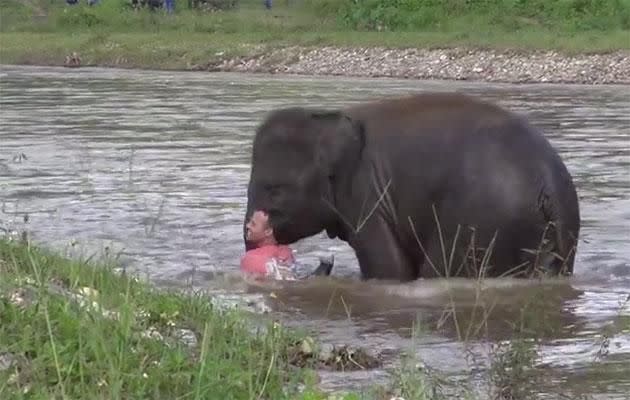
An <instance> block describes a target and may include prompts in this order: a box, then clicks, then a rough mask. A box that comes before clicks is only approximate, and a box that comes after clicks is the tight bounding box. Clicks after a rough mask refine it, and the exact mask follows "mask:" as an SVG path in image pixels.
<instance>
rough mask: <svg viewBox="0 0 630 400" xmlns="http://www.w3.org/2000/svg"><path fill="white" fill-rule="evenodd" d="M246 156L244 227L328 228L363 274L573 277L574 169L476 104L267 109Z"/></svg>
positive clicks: (528, 128)
mask: <svg viewBox="0 0 630 400" xmlns="http://www.w3.org/2000/svg"><path fill="white" fill-rule="evenodd" d="M251 162H252V169H251V175H250V181H249V185H248V192H247V196H248V201H247V213H246V216H245V221H247V219H248V218H249V216H250V215H251V213H252V211H253V210H255V209H262V210H265V211H267V212H268V213H269V214H270V221H271V223H272V225H273V227H274V229H275V232H276V237H277V240H278V242H280V243H282V244H291V243H294V242H296V241H298V240H300V239H303V238H306V237H309V236H312V235H315V234H317V233H319V232H321V231H323V230H325V231H326V232H327V234H328V236H329V237H330V238H335V237H337V238H340V239H341V240H343V241H346V242H347V243H348V244H349V245H350V246H351V247H352V248H353V249H354V251H355V254H356V257H357V260H358V262H359V266H360V269H361V274H362V277H363V278H364V279H388V280H397V281H409V280H415V279H418V278H433V277H445V276H447V277H454V276H458V277H479V276H480V275H483V276H486V277H497V276H508V275H509V276H516V277H526V276H532V275H533V274H534V273H536V272H543V273H545V274H551V275H559V274H561V275H570V274H572V273H573V264H574V259H575V251H576V248H577V240H578V234H579V230H580V212H579V205H578V198H577V193H576V189H575V187H574V184H573V181H572V177H571V175H570V174H569V172H568V170H567V168H566V166H565V165H564V163H563V161H562V160H561V158H560V156H559V155H558V153H557V152H556V151H555V150H554V148H553V147H552V146H551V144H550V143H549V141H548V140H547V139H546V138H545V137H544V136H543V134H542V133H541V132H540V131H539V130H538V129H536V128H535V127H534V126H533V125H531V124H530V123H528V122H527V121H526V120H525V119H524V118H523V117H522V116H519V115H517V114H515V113H512V112H510V111H507V110H505V109H503V108H501V107H499V106H497V105H494V104H491V103H488V102H485V101H482V100H480V99H477V98H474V97H470V96H467V95H463V94H456V93H424V94H418V95H413V96H408V97H402V98H394V99H385V100H381V101H374V102H369V103H363V104H360V105H356V106H352V107H348V108H345V109H340V110H309V109H306V108H299V107H293V108H286V109H281V110H275V111H273V112H272V113H270V115H268V116H267V118H266V119H265V120H264V121H263V123H262V124H261V125H260V126H259V127H258V129H257V131H256V135H255V138H254V142H253V150H252V159H251ZM245 246H246V248H248V249H249V248H250V247H251V245H250V244H248V243H247V241H245Z"/></svg>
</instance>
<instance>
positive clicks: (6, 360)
mask: <svg viewBox="0 0 630 400" xmlns="http://www.w3.org/2000/svg"><path fill="white" fill-rule="evenodd" d="M15 362H16V360H15V356H14V355H13V354H11V353H0V372H4V371H6V370H8V369H10V368H11V367H13V365H14V364H15Z"/></svg>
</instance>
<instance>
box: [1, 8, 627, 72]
mask: <svg viewBox="0 0 630 400" xmlns="http://www.w3.org/2000/svg"><path fill="white" fill-rule="evenodd" d="M5 3H6V4H5V6H4V8H3V13H2V15H1V16H0V43H1V46H0V63H4V64H18V65H19V64H25V65H49V66H50V65H54V66H61V65H64V64H66V63H67V62H68V59H69V58H72V57H73V56H74V55H75V54H76V56H77V57H78V59H80V62H79V65H80V66H103V67H120V68H143V69H156V70H181V71H229V72H245V73H283V74H301V75H324V76H327V75H331V76H332V75H340V76H357V77H393V78H408V79H440V80H444V79H445V80H474V81H486V82H506V83H547V82H548V83H580V84H615V83H619V84H630V40H628V38H629V37H630V26H629V25H628V24H629V23H630V22H628V21H630V5H627V4H625V3H614V2H611V4H608V5H607V6H605V7H604V6H602V5H601V4H600V3H598V2H586V3H584V4H582V5H579V4H572V3H571V2H566V4H564V3H562V2H561V3H562V4H560V3H557V4H556V3H548V2H541V1H539V0H523V1H521V2H518V3H519V5H515V4H514V2H508V1H501V0H495V1H494V3H492V4H490V3H489V2H484V1H470V2H461V4H459V3H458V4H457V5H454V4H453V5H448V4H446V3H444V4H441V3H436V4H434V5H427V4H429V3H425V2H413V1H412V2H408V4H407V5H406V7H411V8H410V9H409V10H403V9H401V8H400V7H394V6H391V5H388V4H389V3H387V2H385V3H383V5H382V7H385V8H379V7H380V6H378V7H377V5H376V4H377V3H374V4H372V3H369V2H367V3H356V4H355V3H354V2H351V1H345V0H339V1H328V0H308V1H302V2H295V3H294V2H286V3H284V2H275V3H276V4H274V7H273V8H272V10H265V9H264V8H263V7H262V5H261V3H260V2H256V1H245V0H243V1H239V2H238V7H236V8H229V9H227V10H223V11H213V12H206V11H201V10H187V9H185V8H183V7H182V8H178V10H177V11H176V13H175V14H173V15H168V14H164V13H162V12H149V11H147V10H139V11H138V10H136V11H134V10H131V9H130V6H129V4H128V2H127V1H126V0H110V1H107V2H102V4H99V5H98V6H95V7H87V6H84V5H79V6H74V7H67V6H64V5H61V4H52V3H50V2H46V1H43V0H28V1H26V0H5ZM226 3H227V2H226ZM569 3H571V4H569ZM613 3H614V4H613ZM449 4H450V3H449ZM488 4H490V5H489V6H488ZM374 7H376V8H374ZM576 7H577V8H576Z"/></svg>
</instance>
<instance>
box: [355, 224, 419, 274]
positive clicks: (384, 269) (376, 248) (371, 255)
mask: <svg viewBox="0 0 630 400" xmlns="http://www.w3.org/2000/svg"><path fill="white" fill-rule="evenodd" d="M349 244H350V246H352V248H353V249H354V251H355V253H356V256H357V260H358V261H359V267H360V268H361V274H362V275H363V278H364V279H390V280H398V281H410V280H414V279H416V278H417V277H418V275H417V271H416V269H415V268H414V265H413V263H412V262H411V260H409V258H408V257H407V255H406V254H405V253H404V251H403V249H402V247H401V245H400V243H399V241H398V239H397V238H396V236H395V234H394V232H393V231H392V229H391V227H390V226H389V225H388V224H387V223H386V222H385V221H384V220H383V218H381V217H378V216H372V217H370V218H369V220H368V221H366V222H365V223H364V224H363V225H362V226H360V227H359V228H358V229H355V230H354V232H353V234H352V235H351V237H350V240H349Z"/></svg>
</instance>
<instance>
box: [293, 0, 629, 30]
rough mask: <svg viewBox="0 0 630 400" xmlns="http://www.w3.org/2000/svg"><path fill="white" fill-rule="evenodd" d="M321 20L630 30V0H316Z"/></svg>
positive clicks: (354, 24) (358, 24) (354, 25)
mask: <svg viewBox="0 0 630 400" xmlns="http://www.w3.org/2000/svg"><path fill="white" fill-rule="evenodd" d="M305 4H307V5H308V6H309V7H311V8H312V9H313V10H315V11H317V15H318V16H319V17H321V18H327V17H330V16H337V17H336V18H335V20H336V22H337V24H338V25H339V26H340V27H343V28H346V29H357V30H389V31H422V30H438V31H441V30H452V29H460V30H462V31H466V30H469V29H470V30H473V29H474V30H476V29H481V28H482V27H486V28H488V29H502V30H505V31H513V30H519V29H524V28H529V27H540V28H542V29H549V30H554V31H576V32H577V31H585V30H601V31H609V30H615V29H624V30H627V29H630V1H629V0H310V1H305Z"/></svg>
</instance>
